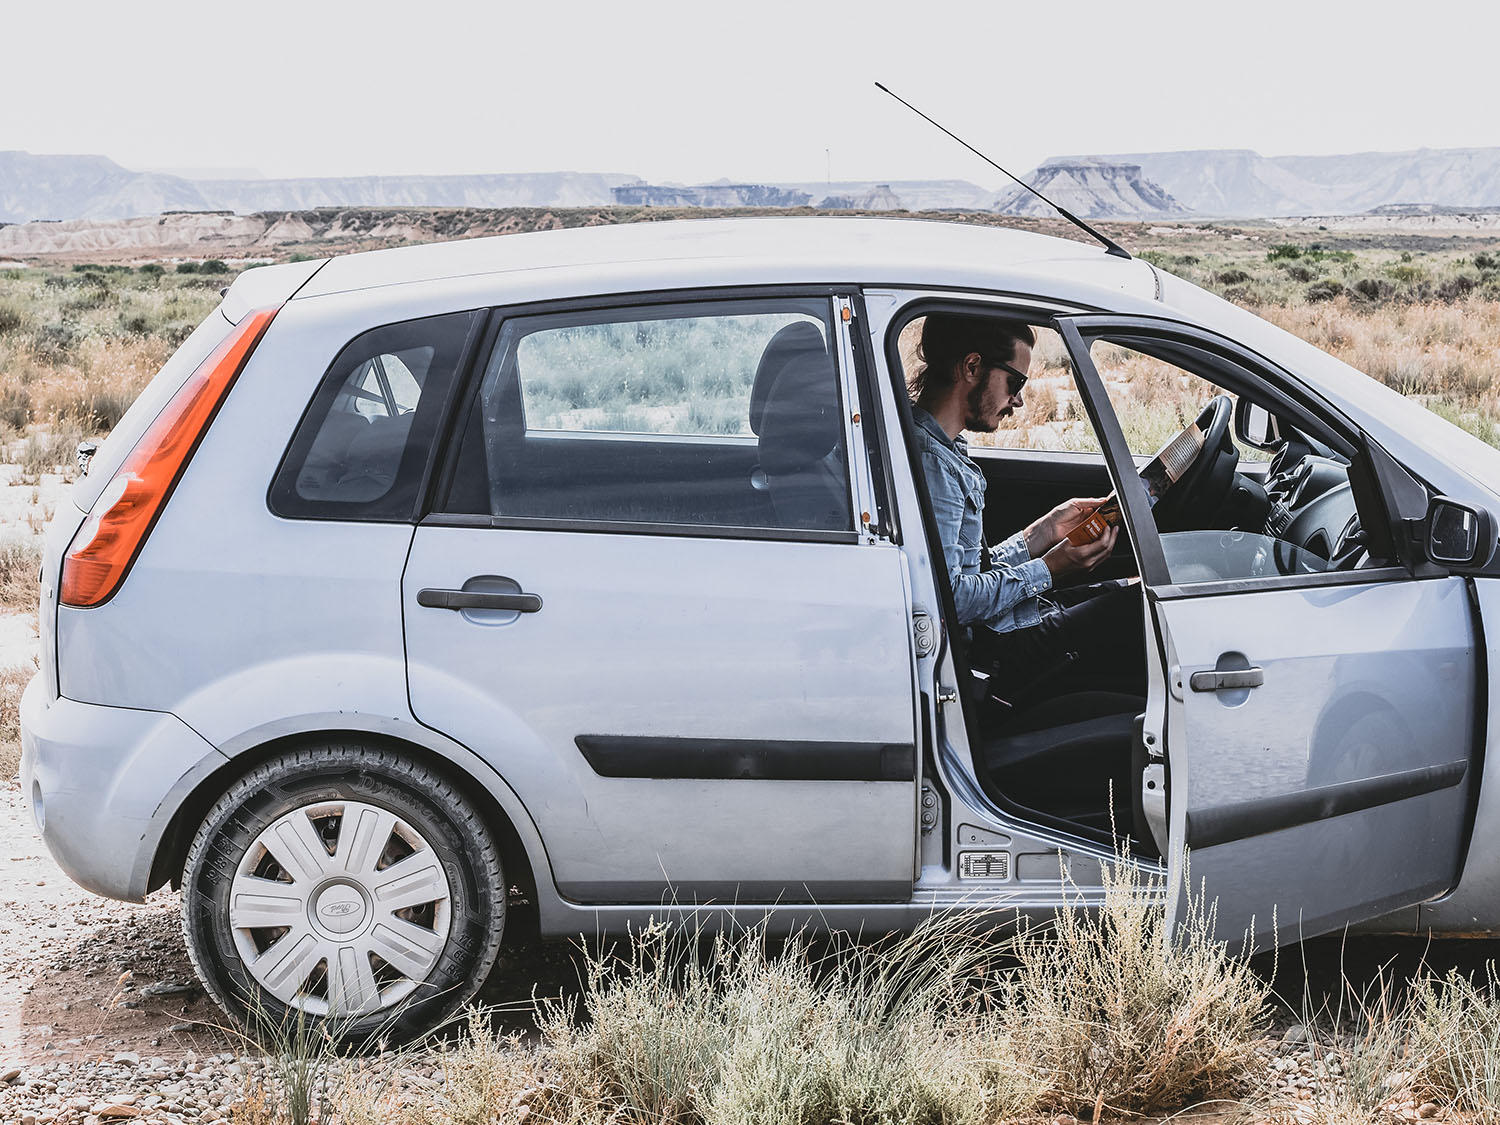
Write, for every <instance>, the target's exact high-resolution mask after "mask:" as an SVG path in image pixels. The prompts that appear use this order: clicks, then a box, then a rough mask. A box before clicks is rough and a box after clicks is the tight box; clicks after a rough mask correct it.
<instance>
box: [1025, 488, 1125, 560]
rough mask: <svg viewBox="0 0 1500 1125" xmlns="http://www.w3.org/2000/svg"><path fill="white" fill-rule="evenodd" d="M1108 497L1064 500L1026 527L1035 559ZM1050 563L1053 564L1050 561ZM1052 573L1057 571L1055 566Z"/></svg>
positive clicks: (1027, 547) (1028, 542)
mask: <svg viewBox="0 0 1500 1125" xmlns="http://www.w3.org/2000/svg"><path fill="white" fill-rule="evenodd" d="M1107 499H1109V498H1108V497H1107V496H1096V497H1093V498H1089V497H1075V498H1074V499H1072V500H1064V501H1063V502H1062V503H1061V504H1059V505H1058V506H1057V507H1055V508H1053V509H1052V510H1051V511H1050V512H1048V513H1047V514H1046V515H1045V516H1043V517H1042V518H1041V519H1039V520H1037V521H1036V523H1034V524H1032V525H1031V526H1030V527H1028V528H1027V529H1026V531H1025V535H1026V550H1027V551H1028V552H1030V554H1031V557H1032V558H1034V559H1039V558H1041V557H1042V556H1043V555H1046V554H1047V553H1048V552H1050V551H1051V550H1052V548H1054V547H1056V546H1057V545H1058V543H1059V542H1061V541H1062V538H1063V536H1065V535H1067V534H1068V532H1070V531H1072V530H1073V529H1074V528H1075V527H1077V526H1078V525H1079V524H1081V523H1082V522H1083V521H1084V520H1086V519H1088V517H1089V514H1090V513H1091V512H1093V510H1094V509H1095V508H1097V507H1098V506H1099V505H1100V504H1103V503H1104V501H1105V500H1107ZM1111 542H1113V540H1111ZM1048 565H1049V566H1051V564H1050V563H1049V564H1048ZM1084 569H1085V570H1087V569H1091V568H1089V567H1085V568H1084ZM1052 573H1053V574H1054V575H1055V574H1056V573H1057V571H1056V569H1055V568H1054V569H1053V572H1052Z"/></svg>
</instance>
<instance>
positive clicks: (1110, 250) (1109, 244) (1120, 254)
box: [875, 82, 1130, 258]
mask: <svg viewBox="0 0 1500 1125" xmlns="http://www.w3.org/2000/svg"><path fill="white" fill-rule="evenodd" d="M875 87H876V89H878V90H881V91H883V92H884V93H887V94H890V95H891V97H893V98H895V99H896V100H897V101H898V102H900V103H901V104H902V105H904V106H905V107H906V108H907V109H909V110H911V111H912V112H913V113H915V114H916V115H917V116H918V117H920V118H921V119H922V120H923V121H925V122H927V123H928V124H929V125H931V126H933V127H934V128H937V129H940V130H942V131H943V132H944V133H946V134H948V136H950V137H952V138H953V139H954V140H955V141H957V142H958V143H959V144H961V145H963V146H964V148H966V149H968V150H969V151H970V152H972V153H973V154H974V155H975V156H977V157H979V159H980V160H983V161H984V162H985V163H986V164H988V165H989V166H990V167H991V168H994V169H995V170H996V171H998V172H1004V173H1005V175H1007V176H1010V178H1011V179H1012V180H1015V182H1016V183H1018V184H1020V185H1021V186H1022V187H1023V188H1025V189H1026V190H1027V191H1029V192H1031V194H1032V195H1034V196H1036V197H1037V198H1038V199H1040V200H1041V201H1042V202H1043V203H1045V204H1046V205H1047V206H1048V207H1051V208H1052V209H1053V210H1054V211H1056V212H1057V213H1058V214H1059V215H1061V216H1062V217H1063V218H1065V219H1067V220H1068V222H1070V223H1072V224H1073V225H1074V226H1075V227H1077V228H1078V229H1079V230H1081V231H1083V232H1084V233H1085V234H1088V235H1089V236H1091V237H1093V238H1095V239H1097V240H1098V241H1099V242H1101V243H1103V244H1104V251H1105V253H1107V254H1113V255H1114V256H1115V257H1117V258H1128V257H1130V251H1128V250H1126V249H1125V248H1124V247H1123V246H1121V245H1120V244H1119V243H1117V242H1115V241H1113V240H1112V239H1110V238H1107V237H1105V236H1104V235H1102V234H1100V233H1099V232H1098V231H1096V230H1095V229H1094V228H1093V227H1091V226H1089V225H1088V223H1086V222H1084V221H1083V220H1082V219H1080V218H1079V217H1078V216H1077V215H1075V214H1073V212H1071V211H1069V210H1068V209H1067V208H1065V207H1059V206H1058V205H1057V204H1056V203H1053V202H1052V200H1050V199H1048V198H1047V197H1046V196H1045V195H1043V194H1042V193H1041V192H1039V191H1037V190H1036V188H1034V187H1032V186H1031V185H1030V184H1028V183H1027V182H1026V181H1025V180H1023V179H1020V178H1019V177H1017V176H1012V175H1011V174H1010V173H1009V172H1006V171H1005V169H1004V168H1001V167H1000V165H998V164H996V163H995V162H994V161H993V160H991V159H990V158H989V157H988V156H986V155H985V154H984V153H982V152H980V151H979V150H978V149H977V148H975V147H974V146H973V145H971V144H970V143H969V142H968V141H966V140H964V139H963V138H962V137H960V136H959V135H958V134H957V133H955V132H954V131H953V130H952V129H947V128H944V127H943V126H942V125H939V124H938V123H937V122H936V121H934V120H933V119H932V118H930V117H928V116H927V115H926V114H925V113H923V112H922V111H921V110H920V109H918V108H917V107H916V106H914V105H912V104H911V102H909V101H907V100H906V99H905V98H903V97H902V96H901V95H900V94H897V93H895V92H894V91H893V90H891V89H890V88H889V87H888V86H886V85H885V84H884V83H883V82H877V83H875Z"/></svg>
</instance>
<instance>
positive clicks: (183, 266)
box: [177, 262, 198, 273]
mask: <svg viewBox="0 0 1500 1125" xmlns="http://www.w3.org/2000/svg"><path fill="white" fill-rule="evenodd" d="M177 272H178V273H197V272H198V263H197V262H178V263H177Z"/></svg>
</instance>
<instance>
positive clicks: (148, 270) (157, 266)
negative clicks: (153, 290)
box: [140, 262, 167, 281]
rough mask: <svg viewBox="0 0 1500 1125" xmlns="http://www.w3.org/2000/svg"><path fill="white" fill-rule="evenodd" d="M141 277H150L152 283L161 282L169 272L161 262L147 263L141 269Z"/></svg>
mask: <svg viewBox="0 0 1500 1125" xmlns="http://www.w3.org/2000/svg"><path fill="white" fill-rule="evenodd" d="M140 272H141V276H143V277H148V278H150V279H151V280H152V281H159V280H161V276H162V275H163V274H164V273H166V272H167V267H166V266H163V265H162V264H161V263H159V262H147V263H146V264H145V265H143V266H142V267H141V269H140Z"/></svg>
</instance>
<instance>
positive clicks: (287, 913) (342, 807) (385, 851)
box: [182, 744, 505, 1047]
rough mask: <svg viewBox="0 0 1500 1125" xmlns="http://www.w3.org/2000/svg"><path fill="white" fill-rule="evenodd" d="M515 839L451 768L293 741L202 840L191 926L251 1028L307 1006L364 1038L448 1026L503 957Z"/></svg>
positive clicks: (196, 846)
mask: <svg viewBox="0 0 1500 1125" xmlns="http://www.w3.org/2000/svg"><path fill="white" fill-rule="evenodd" d="M504 926H505V879H504V874H503V872H502V870H501V866H500V853H499V849H498V848H497V847H496V845H495V842H494V840H493V838H492V837H491V835H490V832H489V831H488V829H487V828H486V827H485V825H484V822H483V821H482V819H481V818H480V816H479V814H478V813H477V812H476V811H475V809H474V807H473V806H472V805H471V804H470V803H469V801H468V800H466V799H465V797H464V796H463V794H462V793H461V792H460V791H459V790H458V789H457V788H455V787H454V785H453V784H452V783H451V782H449V781H448V780H447V779H445V778H443V777H442V776H441V775H439V774H437V773H435V772H433V771H431V770H429V769H428V768H426V767H425V766H422V765H419V764H417V763H415V762H412V761H410V760H409V759H406V758H403V757H401V756H400V755H398V754H396V753H394V752H392V751H390V750H386V749H379V748H375V747H370V746H362V745H359V744H327V745H317V746H309V747H305V748H302V749H298V750H293V751H289V752H287V753H285V754H281V755H279V756H277V757H275V758H272V759H271V760H269V761H267V762H264V763H262V764H261V765H259V766H257V767H256V768H255V769H253V770H251V771H250V772H249V773H248V774H246V775H245V776H244V777H242V778H240V779H239V780H238V781H237V782H235V783H234V785H232V786H231V787H230V788H229V791H228V792H226V793H225V794H224V796H223V797H221V798H220V799H219V801H218V802H217V803H216V804H215V805H214V807H213V808H212V809H210V810H209V813H208V815H207V816H206V817H205V818H204V821H203V824H202V825H201V826H200V827H199V829H198V833H197V835H196V836H195V837H194V839H193V843H192V846H191V848H190V849H189V850H188V855H187V862H186V866H185V871H184V876H183V907H182V928H183V933H184V936H185V937H186V939H187V947H188V952H189V954H190V955H191V956H192V959H193V964H194V966H195V967H196V968H197V970H198V975H199V976H200V977H201V978H202V980H203V983H204V985H205V987H206V988H207V989H208V992H209V994H210V995H211V996H212V997H213V998H214V1000H215V1001H217V1002H218V1004H219V1006H220V1007H221V1008H223V1009H224V1011H225V1012H226V1013H227V1014H228V1015H229V1016H230V1017H231V1018H232V1019H234V1020H235V1021H237V1022H238V1023H240V1024H242V1025H243V1026H245V1027H246V1028H247V1029H248V1030H249V1031H251V1032H252V1033H261V1034H265V1033H268V1032H269V1033H272V1034H274V1033H275V1032H276V1030H277V1029H286V1028H287V1027H288V1026H289V1024H291V1023H295V1022H297V1021H298V1013H299V1012H301V1013H305V1015H304V1016H303V1017H302V1018H303V1019H304V1020H307V1021H308V1022H309V1023H311V1024H315V1025H317V1026H319V1027H320V1028H321V1029H324V1030H327V1031H328V1032H329V1033H330V1034H332V1035H334V1036H335V1037H337V1038H338V1039H340V1040H341V1041H343V1042H345V1043H348V1044H350V1045H353V1046H356V1047H357V1046H359V1045H361V1044H363V1043H367V1042H368V1043H374V1042H376V1041H378V1040H379V1041H385V1042H387V1043H400V1042H405V1041H407V1040H409V1039H411V1038H414V1037H416V1036H418V1035H421V1034H424V1033H426V1032H428V1031H431V1030H432V1029H433V1028H435V1027H437V1026H439V1025H440V1024H442V1023H443V1022H444V1021H446V1020H447V1019H449V1018H451V1017H452V1015H453V1014H454V1013H455V1012H456V1011H457V1010H458V1009H459V1008H460V1007H462V1006H463V1004H464V1003H465V1002H467V1001H468V1000H469V999H470V998H471V997H472V996H473V995H474V993H475V992H476V991H478V989H479V987H480V985H482V984H483V983H484V979H485V977H486V976H487V975H488V974H489V972H490V969H491V968H492V967H493V966H494V963H495V958H496V955H497V954H498V952H499V948H500V939H501V935H502V933H503V931H504Z"/></svg>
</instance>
